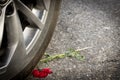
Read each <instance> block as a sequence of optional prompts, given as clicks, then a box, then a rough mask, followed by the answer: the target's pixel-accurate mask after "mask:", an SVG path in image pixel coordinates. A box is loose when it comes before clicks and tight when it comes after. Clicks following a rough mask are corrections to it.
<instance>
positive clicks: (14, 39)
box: [5, 7, 25, 65]
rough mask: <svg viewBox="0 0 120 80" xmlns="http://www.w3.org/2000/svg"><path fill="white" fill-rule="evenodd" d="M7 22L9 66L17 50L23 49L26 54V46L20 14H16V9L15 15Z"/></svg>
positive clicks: (10, 16)
mask: <svg viewBox="0 0 120 80" xmlns="http://www.w3.org/2000/svg"><path fill="white" fill-rule="evenodd" d="M14 8H15V7H14ZM5 21H6V32H7V40H8V47H7V50H6V51H7V54H8V56H7V57H8V58H7V63H6V65H8V64H9V62H10V61H11V59H12V57H13V55H14V53H15V51H16V49H17V48H19V49H21V51H22V52H25V44H24V39H23V32H22V26H21V23H20V19H19V17H18V14H17V12H16V9H14V13H13V14H12V15H8V16H6V19H5ZM19 44H20V46H19ZM22 54H25V53H21V55H22Z"/></svg>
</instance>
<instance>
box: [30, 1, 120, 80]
mask: <svg viewBox="0 0 120 80" xmlns="http://www.w3.org/2000/svg"><path fill="white" fill-rule="evenodd" d="M85 47H91V48H90V49H87V50H83V51H81V54H82V55H84V56H85V57H86V59H85V60H84V61H78V60H77V59H75V58H65V59H60V60H56V61H52V62H50V63H48V64H47V65H46V64H42V65H40V68H42V67H50V68H51V69H52V70H53V72H54V73H53V74H52V75H50V76H48V77H47V78H45V79H41V80H120V0H63V2H62V7H61V12H60V17H59V20H58V24H57V28H56V30H55V34H54V36H53V39H52V41H51V43H50V45H49V47H48V49H47V52H48V53H50V54H58V53H64V52H65V51H66V50H68V49H69V48H73V49H81V48H85ZM30 79H31V80H39V79H35V78H29V80H30Z"/></svg>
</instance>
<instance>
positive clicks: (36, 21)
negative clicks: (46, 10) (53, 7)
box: [15, 0, 43, 30]
mask: <svg viewBox="0 0 120 80" xmlns="http://www.w3.org/2000/svg"><path fill="white" fill-rule="evenodd" d="M15 3H16V6H17V7H18V9H19V11H20V12H22V13H23V14H24V15H25V16H26V17H27V20H28V21H29V22H30V24H31V25H33V26H35V27H38V28H39V29H40V30H41V29H42V28H43V24H42V22H41V21H40V19H39V18H37V17H36V16H35V15H34V14H33V13H32V11H31V10H30V9H29V8H28V7H27V6H26V5H24V4H23V3H22V2H21V1H20V0H16V1H15Z"/></svg>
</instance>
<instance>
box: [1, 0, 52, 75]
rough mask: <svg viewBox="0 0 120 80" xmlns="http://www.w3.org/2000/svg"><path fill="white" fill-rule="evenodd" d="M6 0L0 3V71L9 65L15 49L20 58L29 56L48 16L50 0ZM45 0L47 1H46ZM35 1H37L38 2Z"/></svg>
mask: <svg viewBox="0 0 120 80" xmlns="http://www.w3.org/2000/svg"><path fill="white" fill-rule="evenodd" d="M3 1H4V0H3ZM36 1H38V2H39V1H40V2H39V4H34V2H33V1H32V0H30V1H28V2H27V1H24V0H7V2H4V4H1V5H0V6H1V15H0V20H1V21H0V30H1V31H0V73H1V74H2V73H3V72H4V69H6V67H7V66H8V65H9V63H10V61H11V59H12V58H13V56H14V54H15V52H16V50H18V49H20V51H21V54H20V55H19V56H20V57H21V58H23V57H26V56H29V55H31V54H29V51H30V50H31V49H32V48H33V46H34V44H35V43H36V41H37V39H38V37H39V36H40V34H41V32H42V30H43V28H44V26H45V23H46V18H47V16H48V12H49V7H50V2H51V1H50V0H36ZM46 1H47V2H46ZM38 2H37V3H38Z"/></svg>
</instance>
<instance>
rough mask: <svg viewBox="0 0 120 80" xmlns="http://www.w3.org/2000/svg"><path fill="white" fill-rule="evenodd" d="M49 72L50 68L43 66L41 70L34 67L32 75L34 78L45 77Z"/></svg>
mask: <svg viewBox="0 0 120 80" xmlns="http://www.w3.org/2000/svg"><path fill="white" fill-rule="evenodd" d="M51 73H52V70H51V69H50V68H43V69H41V70H39V69H35V70H33V71H32V75H33V76H34V77H36V78H46V77H47V76H48V75H49V74H51Z"/></svg>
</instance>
